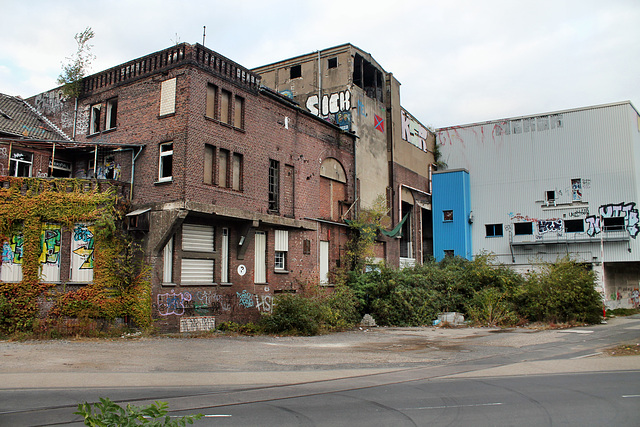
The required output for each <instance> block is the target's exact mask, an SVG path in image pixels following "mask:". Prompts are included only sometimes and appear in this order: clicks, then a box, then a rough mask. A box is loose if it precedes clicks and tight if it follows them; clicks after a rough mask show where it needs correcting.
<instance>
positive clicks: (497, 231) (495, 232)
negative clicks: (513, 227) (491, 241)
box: [485, 224, 502, 237]
mask: <svg viewBox="0 0 640 427" xmlns="http://www.w3.org/2000/svg"><path fill="white" fill-rule="evenodd" d="M485 229H486V232H487V237H502V224H485Z"/></svg>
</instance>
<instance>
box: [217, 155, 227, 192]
mask: <svg viewBox="0 0 640 427" xmlns="http://www.w3.org/2000/svg"><path fill="white" fill-rule="evenodd" d="M228 175H229V150H223V149H220V151H219V152H218V186H219V187H228V186H229V185H228V182H229V180H228Z"/></svg>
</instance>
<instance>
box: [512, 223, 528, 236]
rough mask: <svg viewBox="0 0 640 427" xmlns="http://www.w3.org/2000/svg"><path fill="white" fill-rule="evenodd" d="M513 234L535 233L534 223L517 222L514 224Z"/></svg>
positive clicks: (525, 234)
mask: <svg viewBox="0 0 640 427" xmlns="http://www.w3.org/2000/svg"><path fill="white" fill-rule="evenodd" d="M513 234H515V235H516V236H527V235H531V234H533V223H532V222H516V223H515V224H513Z"/></svg>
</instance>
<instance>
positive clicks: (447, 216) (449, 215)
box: [442, 209, 453, 222]
mask: <svg viewBox="0 0 640 427" xmlns="http://www.w3.org/2000/svg"><path fill="white" fill-rule="evenodd" d="M442 222H453V209H443V210H442Z"/></svg>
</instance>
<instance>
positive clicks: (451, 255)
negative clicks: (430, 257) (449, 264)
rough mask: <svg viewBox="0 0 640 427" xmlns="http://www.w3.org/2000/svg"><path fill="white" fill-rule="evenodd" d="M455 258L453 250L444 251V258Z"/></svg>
mask: <svg viewBox="0 0 640 427" xmlns="http://www.w3.org/2000/svg"><path fill="white" fill-rule="evenodd" d="M453 256H454V253H453V249H445V250H444V257H445V258H451V257H453Z"/></svg>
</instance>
